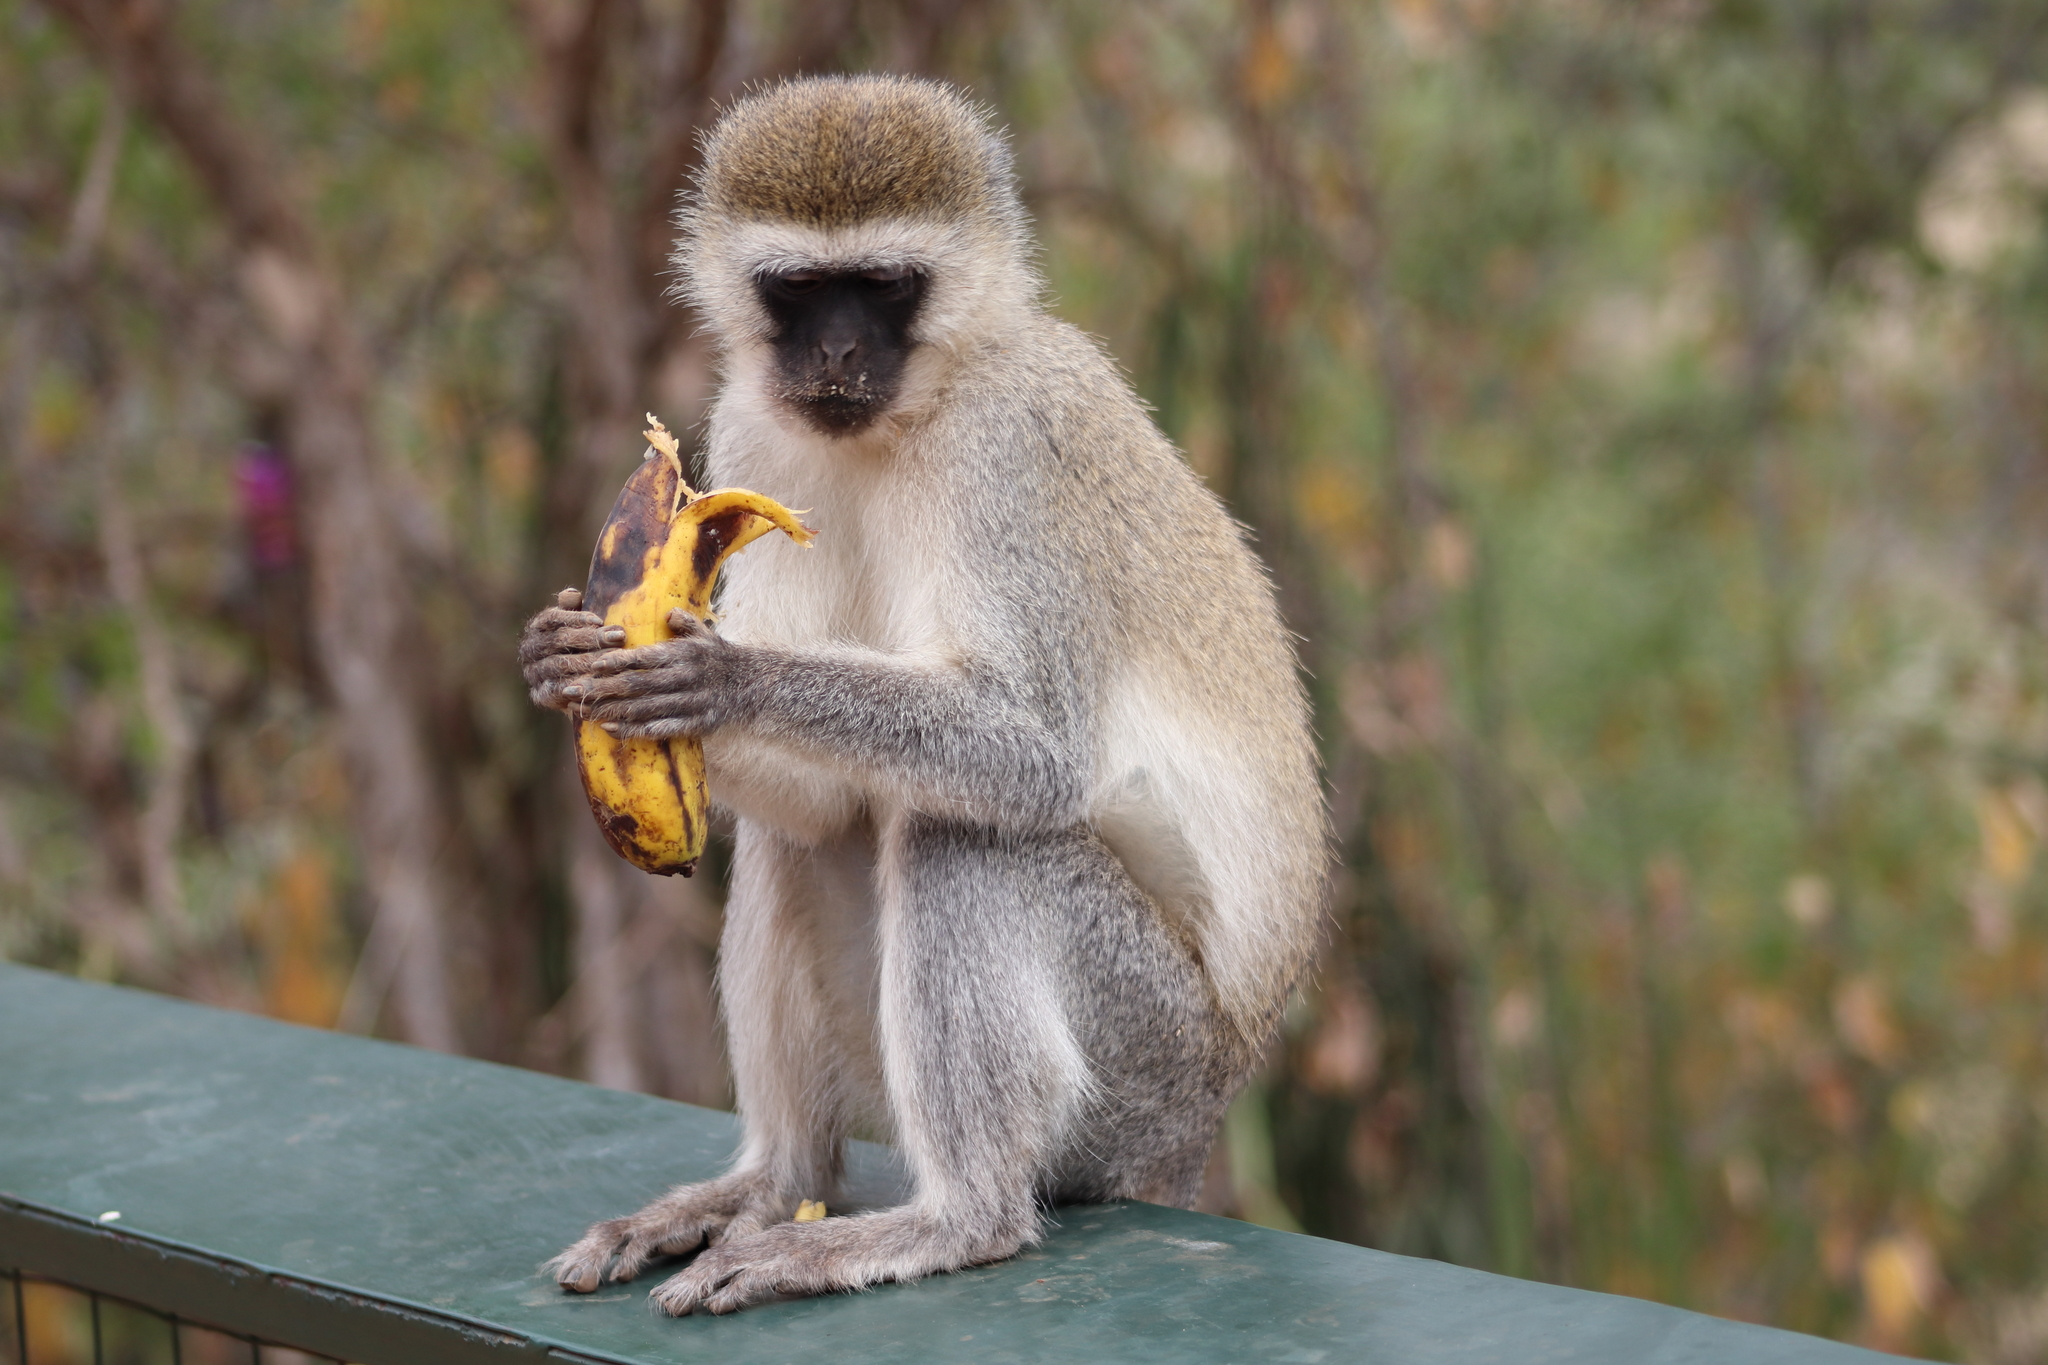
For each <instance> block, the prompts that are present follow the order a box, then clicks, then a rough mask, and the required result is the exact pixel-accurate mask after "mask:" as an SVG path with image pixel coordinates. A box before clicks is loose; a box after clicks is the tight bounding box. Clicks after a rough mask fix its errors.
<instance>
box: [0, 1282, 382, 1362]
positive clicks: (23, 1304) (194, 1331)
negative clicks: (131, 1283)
mask: <svg viewBox="0 0 2048 1365" xmlns="http://www.w3.org/2000/svg"><path fill="white" fill-rule="evenodd" d="M0 1365H342V1362H340V1361H336V1360H334V1359H333V1357H331V1356H323V1355H317V1354H315V1353H313V1352H310V1351H301V1350H298V1349H296V1348H294V1347H291V1346H285V1345H282V1344H281V1343H278V1342H274V1341H263V1340H260V1339H259V1338H256V1337H252V1336H248V1335H246V1334H244V1333H240V1332H236V1331H233V1330H230V1329H226V1328H221V1327H215V1326H210V1325H208V1324H205V1323H198V1322H189V1321H187V1320H186V1319H184V1318H182V1317H179V1316H178V1315H177V1314H175V1313H161V1312H158V1311H157V1310H155V1309H153V1308H145V1307H143V1306H142V1305H141V1304H137V1303H130V1302H128V1301H127V1300H126V1299H117V1298H114V1297H112V1296H110V1295H107V1294H98V1293H94V1292H93V1291H91V1290H87V1289H80V1288H78V1287H76V1286H75V1285H68V1284H63V1283H60V1282H58V1281H56V1280H47V1279H43V1278H40V1277H38V1276H34V1275H24V1274H21V1273H20V1272H18V1271H0Z"/></svg>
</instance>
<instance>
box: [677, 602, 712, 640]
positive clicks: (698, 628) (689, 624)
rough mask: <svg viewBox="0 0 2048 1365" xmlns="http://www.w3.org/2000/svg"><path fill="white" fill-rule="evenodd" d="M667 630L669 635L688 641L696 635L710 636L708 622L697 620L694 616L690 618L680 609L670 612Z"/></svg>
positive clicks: (688, 614)
mask: <svg viewBox="0 0 2048 1365" xmlns="http://www.w3.org/2000/svg"><path fill="white" fill-rule="evenodd" d="M668 628H669V632H670V633H671V634H673V635H676V636H678V637H680V638H682V639H689V638H690V637H692V636H697V635H709V634H711V623H710V622H708V621H700V620H698V619H697V618H696V617H695V616H692V615H691V614H690V613H689V612H687V611H684V610H683V609H682V608H681V607H677V608H676V609H675V610H674V611H671V612H670V613H669V614H668Z"/></svg>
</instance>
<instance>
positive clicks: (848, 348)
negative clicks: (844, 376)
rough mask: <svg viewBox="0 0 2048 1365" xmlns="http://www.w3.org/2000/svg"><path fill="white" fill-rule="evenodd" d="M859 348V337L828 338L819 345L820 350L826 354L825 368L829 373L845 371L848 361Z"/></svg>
mask: <svg viewBox="0 0 2048 1365" xmlns="http://www.w3.org/2000/svg"><path fill="white" fill-rule="evenodd" d="M859 346H860V339H859V338H858V337H826V338H825V339H824V340H823V341H821V342H819V343H818V349H819V350H821V351H823V352H824V353H825V368H826V370H828V371H838V370H843V369H845V368H846V362H847V360H848V359H849V358H850V357H851V356H852V355H853V353H854V351H855V350H857V349H858V348H859Z"/></svg>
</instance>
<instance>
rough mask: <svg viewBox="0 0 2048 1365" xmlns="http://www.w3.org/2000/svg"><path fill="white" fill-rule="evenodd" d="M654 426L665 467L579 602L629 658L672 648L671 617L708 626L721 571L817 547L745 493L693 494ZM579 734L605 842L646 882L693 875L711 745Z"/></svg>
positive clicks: (767, 502) (594, 560) (642, 474)
mask: <svg viewBox="0 0 2048 1365" xmlns="http://www.w3.org/2000/svg"><path fill="white" fill-rule="evenodd" d="M648 420H649V421H650V422H652V423H653V429H652V430H650V431H649V432H648V433H647V439H648V442H649V444H650V445H651V446H652V447H653V448H654V453H658V455H659V457H660V458H653V457H652V456H651V457H650V458H648V459H646V460H644V461H643V462H642V463H641V464H640V466H639V468H637V469H635V470H634V471H633V474H632V476H631V477H630V478H628V479H627V480H626V486H625V487H624V488H622V489H620V490H619V496H618V500H617V501H616V502H614V503H613V504H612V512H611V516H610V517H609V518H607V519H606V521H605V526H604V530H603V532H602V533H600V535H599V536H598V540H597V548H596V550H595V551H594V552H593V553H592V555H591V559H590V581H589V584H588V586H587V587H586V588H585V590H584V593H583V602H582V605H583V609H584V610H585V611H590V612H596V613H597V614H599V615H600V616H602V617H604V622H605V625H606V626H607V627H618V628H620V629H622V630H623V631H624V633H625V638H624V645H625V647H626V648H628V649H636V648H639V647H640V646H642V645H651V644H657V643H659V642H661V641H663V640H666V639H669V638H670V635H671V631H670V628H669V624H668V617H669V613H670V612H671V611H674V610H677V609H681V610H683V611H686V612H688V613H689V614H690V615H691V616H694V617H695V618H697V619H698V620H700V621H703V620H708V619H710V616H711V592H712V589H713V588H714V587H715V586H716V585H717V582H718V571H719V568H720V567H721V566H722V565H723V564H724V563H725V561H726V560H727V559H728V558H729V557H730V556H732V555H734V554H737V553H738V552H739V551H741V550H743V549H745V548H746V547H747V546H748V545H750V544H752V543H753V542H754V541H756V540H759V539H760V538H761V537H762V536H764V535H767V534H768V533H769V532H770V531H776V530H780V531H782V532H783V533H785V534H786V535H788V536H790V537H791V538H792V539H793V540H795V541H796V542H797V543H798V544H799V545H809V544H810V543H811V531H810V528H808V527H806V526H805V525H803V523H801V522H799V521H798V520H797V519H796V515H795V514H794V513H792V512H791V511H790V510H789V509H788V508H786V507H784V506H783V505H782V504H781V503H779V502H776V501H775V500H774V499H772V498H768V497H764V496H762V495H761V494H759V493H752V492H748V491H747V490H746V489H744V488H722V489H719V490H717V491H716V492H712V493H697V492H694V491H693V490H692V489H691V488H690V486H689V484H688V483H686V482H684V479H683V462H682V456H681V452H680V451H679V450H678V449H677V447H676V442H675V438H674V437H673V436H671V435H669V433H668V431H667V429H666V428H664V427H663V426H662V425H661V423H659V422H656V421H654V419H653V418H652V417H650V418H649V419H648ZM567 595H568V594H567V593H566V592H565V593H564V594H563V596H564V597H565V598H566V597H567ZM575 727H576V728H575V734H576V770H577V773H578V774H579V775H580V776H581V777H582V779H583V792H584V795H585V796H586V797H587V798H588V799H589V802H590V813H591V815H592V816H594V817H595V818H596V820H597V824H598V828H599V829H601V830H603V831H604V837H605V842H607V843H609V844H610V845H611V846H612V849H613V851H614V852H616V853H617V854H618V855H619V856H620V857H621V858H624V859H625V860H626V861H627V862H629V863H631V864H633V866H635V867H637V868H640V869H641V870H642V871H646V872H653V873H657V874H660V875H662V876H673V875H675V874H677V873H680V874H682V875H683V876H686V877H687V876H689V875H690V873H691V872H693V871H695V870H696V866H697V859H698V857H699V856H700V855H701V854H702V853H703V851H704V835H705V830H706V826H707V823H708V822H707V819H706V812H707V806H708V804H709V794H708V793H707V791H706V790H705V785H704V746H703V744H702V743H701V742H699V741H698V740H695V739H670V740H655V739H621V738H619V737H618V736H617V735H614V734H610V733H608V732H607V731H606V730H605V727H604V726H602V725H600V724H598V723H597V722H594V721H587V720H586V721H578V722H575Z"/></svg>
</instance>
